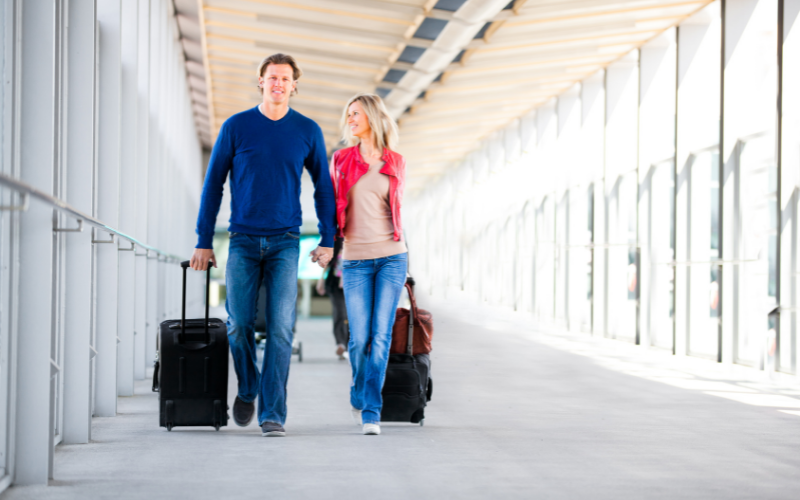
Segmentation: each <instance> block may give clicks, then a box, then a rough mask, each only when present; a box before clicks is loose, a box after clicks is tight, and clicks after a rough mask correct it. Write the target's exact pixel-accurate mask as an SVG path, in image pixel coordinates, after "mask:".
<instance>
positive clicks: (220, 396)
mask: <svg viewBox="0 0 800 500" xmlns="http://www.w3.org/2000/svg"><path fill="white" fill-rule="evenodd" d="M181 267H183V305H182V308H181V319H179V320H174V319H173V320H167V321H164V322H163V323H161V326H160V330H159V335H158V358H157V361H156V366H155V372H154V373H153V391H155V392H158V401H159V410H160V425H161V427H166V428H167V430H169V431H171V430H172V428H173V427H177V426H206V425H208V426H213V427H214V428H216V429H217V430H219V428H220V427H223V426H226V425H228V411H227V410H228V403H227V401H228V331H227V328H226V326H225V323H224V322H223V321H222V320H219V319H216V318H211V319H209V317H208V292H209V287H210V284H211V264H210V263H209V267H208V275H207V277H206V315H205V319H191V320H187V319H186V270H187V268H188V267H189V261H185V262H182V263H181Z"/></svg>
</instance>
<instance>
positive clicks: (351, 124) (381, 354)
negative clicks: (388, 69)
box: [331, 94, 408, 435]
mask: <svg viewBox="0 0 800 500" xmlns="http://www.w3.org/2000/svg"><path fill="white" fill-rule="evenodd" d="M342 128H343V129H344V130H343V139H344V141H345V142H346V143H349V144H350V147H349V148H346V149H341V150H339V151H336V152H335V153H334V154H333V160H332V162H331V178H332V179H333V186H334V190H335V192H336V216H337V222H338V223H339V236H340V237H343V238H344V246H343V272H342V279H343V282H344V297H345V303H346V305H347V316H348V320H349V323H350V342H349V344H348V351H349V354H350V365H351V366H352V369H353V382H352V384H351V386H350V404H351V405H352V414H353V418H354V420H355V421H356V423H357V424H359V425H361V426H362V431H363V433H364V434H367V435H378V434H380V433H381V428H380V418H381V407H382V405H383V400H382V398H381V389H382V388H383V380H384V377H385V375H386V363H387V362H388V359H389V345H390V344H391V337H392V326H393V325H394V316H395V309H397V303H398V302H399V300H400V294H401V292H402V290H403V286H404V284H405V281H406V270H407V266H408V260H407V259H408V253H407V249H406V244H405V242H404V241H403V239H402V234H403V228H402V226H401V222H400V204H401V201H402V198H403V186H404V183H405V171H406V162H405V160H404V159H403V157H402V156H400V155H399V154H397V153H395V152H394V151H393V149H394V148H395V147H396V145H397V125H395V123H394V120H392V118H391V117H390V116H389V113H388V112H387V111H386V107H385V106H384V104H383V101H381V98H380V97H378V96H377V95H374V94H358V95H356V96H355V97H353V98H352V99H350V102H348V103H347V106H346V107H345V110H344V115H343V116H342Z"/></svg>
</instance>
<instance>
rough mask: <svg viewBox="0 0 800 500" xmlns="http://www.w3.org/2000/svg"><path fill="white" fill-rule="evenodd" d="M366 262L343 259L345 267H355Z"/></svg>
mask: <svg viewBox="0 0 800 500" xmlns="http://www.w3.org/2000/svg"><path fill="white" fill-rule="evenodd" d="M362 262H364V261H363V260H347V259H344V260H342V267H343V268H345V269H353V268H355V267H358V266H360V265H361V263H362Z"/></svg>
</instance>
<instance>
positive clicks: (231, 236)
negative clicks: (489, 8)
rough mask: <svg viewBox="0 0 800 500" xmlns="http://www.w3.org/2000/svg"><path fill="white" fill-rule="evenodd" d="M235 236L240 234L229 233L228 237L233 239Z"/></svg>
mask: <svg viewBox="0 0 800 500" xmlns="http://www.w3.org/2000/svg"><path fill="white" fill-rule="evenodd" d="M234 236H239V233H229V234H228V239H230V240H232V239H233V237H234Z"/></svg>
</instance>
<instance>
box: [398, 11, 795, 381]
mask: <svg viewBox="0 0 800 500" xmlns="http://www.w3.org/2000/svg"><path fill="white" fill-rule="evenodd" d="M797 3H798V2H778V1H777V0H735V1H734V0H729V1H727V2H726V3H725V8H724V9H723V8H722V6H721V2H714V3H712V4H709V5H708V6H707V7H706V8H704V9H702V10H701V11H699V12H697V13H696V14H694V15H693V16H691V17H690V18H687V19H686V20H684V22H682V23H681V24H680V25H679V26H677V27H676V28H672V29H670V30H667V31H665V32H664V33H662V34H660V35H659V36H657V37H656V38H654V39H652V40H650V41H648V42H647V43H645V44H644V45H643V46H641V47H640V48H638V49H635V50H632V51H631V52H630V53H629V54H627V55H626V56H624V57H623V58H621V59H620V60H618V61H616V62H614V63H612V64H611V65H609V66H608V67H607V68H605V69H604V70H602V71H600V72H598V73H597V74H595V75H593V76H592V77H590V78H588V79H586V80H584V81H583V82H581V83H580V84H579V85H577V86H575V87H573V88H571V89H569V90H568V91H566V92H565V93H564V94H562V95H560V96H558V97H557V98H554V99H552V100H551V101H549V102H547V103H545V104H544V105H542V106H540V107H539V108H537V109H536V110H534V111H532V112H530V113H528V114H526V115H525V116H523V117H521V118H520V119H519V120H518V121H516V122H515V123H514V124H512V125H511V126H509V127H508V129H506V130H504V131H501V132H498V133H495V134H494V135H492V136H490V137H488V138H487V139H486V140H485V141H484V143H483V144H481V145H480V146H479V147H478V148H477V149H476V150H475V152H473V153H472V154H471V155H470V157H468V158H467V159H465V160H464V161H463V162H462V163H461V165H459V166H457V167H456V168H454V169H452V170H451V171H450V172H449V173H448V174H446V175H445V176H443V177H442V178H441V179H440V180H438V181H437V182H435V183H432V184H431V186H430V187H429V188H428V189H426V190H425V191H423V192H422V193H421V194H419V195H418V196H417V197H416V198H414V199H410V200H409V201H408V202H407V203H406V205H407V206H408V207H409V210H410V213H409V214H408V215H409V217H408V218H407V220H408V228H407V231H408V233H409V241H410V246H411V250H412V253H413V254H414V255H416V256H417V257H416V262H412V266H413V267H415V268H416V271H415V272H416V273H417V275H418V276H419V281H420V282H425V281H428V280H430V281H433V282H434V283H433V285H432V286H431V290H434V291H435V290H437V289H438V290H442V291H447V293H449V291H454V292H456V291H457V292H459V294H463V295H465V296H466V297H465V298H469V297H471V298H472V299H475V300H480V301H484V302H487V303H489V304H493V305H497V306H500V307H505V308H508V309H513V310H517V311H522V312H526V313H528V314H531V315H532V316H533V317H534V318H535V319H536V320H537V321H538V322H539V323H540V324H541V325H542V326H548V327H550V328H556V329H562V330H571V331H584V332H591V334H593V335H597V336H604V337H609V338H615V339H618V340H622V341H625V342H632V343H637V344H641V345H644V346H648V347H652V348H659V349H665V350H668V351H671V352H673V353H675V354H676V355H681V356H695V357H701V358H706V359H709V360H714V361H721V362H726V363H741V364H747V365H751V366H753V367H756V368H767V369H777V370H781V371H784V372H790V373H793V372H795V371H796V364H797V361H796V360H797V354H798V353H797V349H798V346H797V340H796V329H797V326H796V316H797V314H796V303H797V279H798V278H797V275H798V273H797V261H798V230H797V226H798V224H797V211H798V204H799V203H800V199H799V198H800V197H799V196H798V178H799V177H800V153H798V151H800V147H798V145H800V142H798V141H800V139H798V137H800V133H799V132H800V126H799V125H798V124H799V123H800V111H798V110H800V105H799V104H798V103H800V96H798V94H799V93H800V92H798V90H796V89H798V88H800V57H798V56H800V36H798V34H797V32H798V31H800V28H799V27H798V26H797V24H798V23H797V20H798V15H800V6H798V5H797ZM780 9H783V11H780ZM779 23H782V24H779ZM779 49H780V52H779ZM779 55H780V56H781V57H780V58H779V57H778V56H779ZM779 61H780V64H778V62H779ZM779 83H780V84H781V85H780V86H779V85H778V84H779ZM775 102H779V103H781V106H780V107H779V108H778V109H777V110H776V107H775ZM776 113H779V116H776ZM777 153H780V154H777ZM450 207H455V209H451V208H450ZM434 227H436V228H438V229H437V230H436V231H435V232H441V231H445V232H446V233H447V234H448V235H449V236H448V238H447V240H446V241H447V243H444V244H450V245H454V246H457V248H453V249H449V250H443V249H435V248H433V247H434V246H436V245H440V244H442V242H441V241H440V240H438V239H437V237H436V236H434V235H432V234H431V229H432V228H434ZM445 228H446V229H445ZM456 255H457V256H458V258H456V257H455V256H456ZM455 262H458V264H457V265H455V264H454V263H455ZM449 296H450V295H448V297H449Z"/></svg>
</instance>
